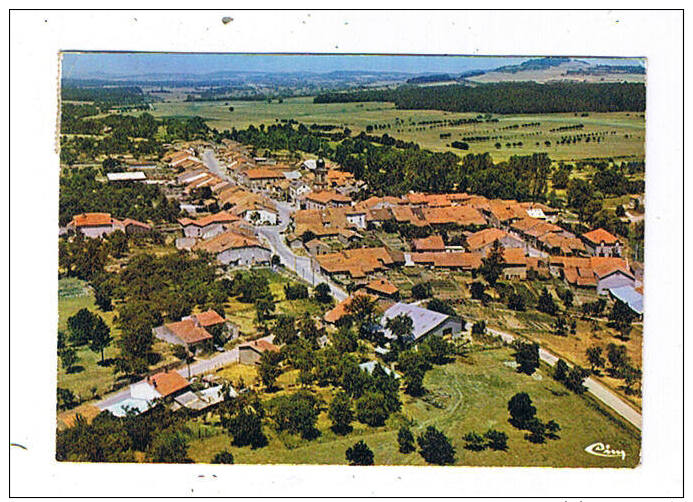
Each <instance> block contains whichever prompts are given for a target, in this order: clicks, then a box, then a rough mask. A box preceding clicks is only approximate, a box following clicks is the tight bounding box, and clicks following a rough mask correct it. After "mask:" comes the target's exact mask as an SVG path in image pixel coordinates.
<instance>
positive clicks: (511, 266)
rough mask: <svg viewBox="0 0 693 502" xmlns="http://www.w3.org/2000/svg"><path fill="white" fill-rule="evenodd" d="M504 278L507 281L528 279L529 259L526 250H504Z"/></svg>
mask: <svg viewBox="0 0 693 502" xmlns="http://www.w3.org/2000/svg"><path fill="white" fill-rule="evenodd" d="M503 278H504V279H506V280H507V279H526V278H527V257H526V256H525V251H524V249H521V248H506V249H503Z"/></svg>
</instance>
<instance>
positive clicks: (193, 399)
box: [171, 385, 238, 412]
mask: <svg viewBox="0 0 693 502" xmlns="http://www.w3.org/2000/svg"><path fill="white" fill-rule="evenodd" d="M228 395H229V396H230V397H237V396H238V394H237V393H236V391H235V390H234V389H233V388H229V390H228ZM223 400H224V387H223V386H222V385H215V386H212V387H208V388H206V389H202V390H198V391H192V390H189V391H187V392H184V393H183V394H179V395H177V396H176V397H175V398H174V401H175V403H174V405H173V406H172V407H171V409H172V410H173V411H176V410H178V409H180V408H187V409H188V410H192V411H193V412H199V411H203V410H206V409H208V408H210V407H211V406H214V405H215V404H219V403H221V402H222V401H223Z"/></svg>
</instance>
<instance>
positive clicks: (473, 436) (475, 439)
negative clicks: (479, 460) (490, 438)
mask: <svg viewBox="0 0 693 502" xmlns="http://www.w3.org/2000/svg"><path fill="white" fill-rule="evenodd" d="M462 439H464V440H465V442H466V444H465V445H464V448H465V449H466V450H472V451H481V450H484V449H486V442H485V441H484V438H483V437H482V436H481V435H480V434H477V433H476V432H474V431H472V432H468V433H467V434H465V435H464V437H463V438H462Z"/></svg>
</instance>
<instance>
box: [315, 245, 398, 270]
mask: <svg viewBox="0 0 693 502" xmlns="http://www.w3.org/2000/svg"><path fill="white" fill-rule="evenodd" d="M315 259H316V260H317V261H318V263H319V264H320V267H322V268H323V269H324V270H325V271H327V272H328V273H348V274H349V275H350V276H351V277H352V278H360V277H365V276H366V274H369V273H371V272H375V271H376V270H381V269H383V268H384V267H385V266H389V265H392V264H393V263H394V260H393V259H392V256H391V255H390V253H388V251H387V249H386V248H384V247H378V248H357V249H346V250H344V251H341V252H339V253H328V254H323V255H319V256H317V257H316V258H315Z"/></svg>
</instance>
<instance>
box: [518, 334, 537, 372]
mask: <svg viewBox="0 0 693 502" xmlns="http://www.w3.org/2000/svg"><path fill="white" fill-rule="evenodd" d="M513 347H514V349H515V362H517V371H519V372H520V373H525V374H527V375H531V374H532V373H534V371H535V370H536V369H537V368H538V367H539V344H538V343H529V342H523V341H521V340H517V341H516V342H515V343H514V345H513Z"/></svg>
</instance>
